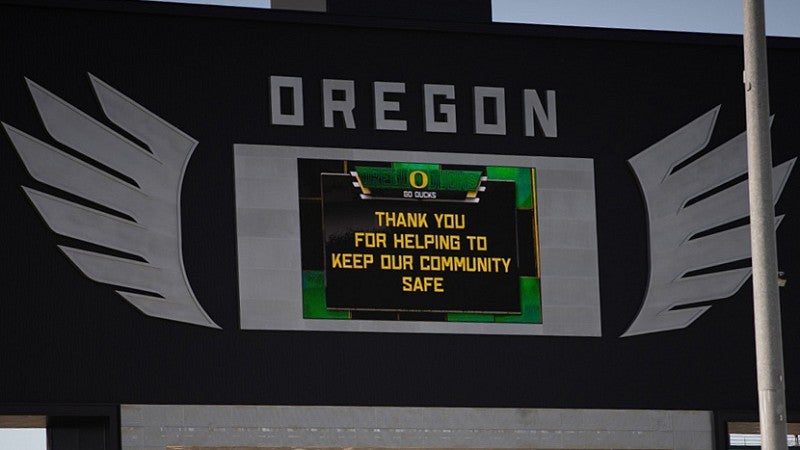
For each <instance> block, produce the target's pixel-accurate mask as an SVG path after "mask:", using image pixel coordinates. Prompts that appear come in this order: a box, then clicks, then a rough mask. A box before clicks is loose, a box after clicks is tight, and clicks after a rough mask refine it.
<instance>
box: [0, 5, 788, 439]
mask: <svg viewBox="0 0 800 450" xmlns="http://www.w3.org/2000/svg"><path fill="white" fill-rule="evenodd" d="M151 1H167V0H151ZM170 1H176V0H170ZM185 3H203V4H221V5H228V6H247V7H262V8H263V7H268V6H269V3H270V2H269V0H191V1H186V2H185ZM765 4H766V14H767V15H766V22H767V34H768V35H771V36H790V37H800V0H766V1H765ZM492 13H493V16H494V17H493V18H494V20H495V21H497V22H518V23H539V24H549V25H577V26H588V27H607V28H630V29H645V30H669V31H695V32H706V33H725V34H741V33H742V2H741V1H740V0H493V1H492ZM44 439H45V438H44V432H43V430H38V431H37V430H22V431H20V432H18V433H10V432H9V430H2V429H0V447H2V448H14V449H19V450H44V449H45V444H44Z"/></svg>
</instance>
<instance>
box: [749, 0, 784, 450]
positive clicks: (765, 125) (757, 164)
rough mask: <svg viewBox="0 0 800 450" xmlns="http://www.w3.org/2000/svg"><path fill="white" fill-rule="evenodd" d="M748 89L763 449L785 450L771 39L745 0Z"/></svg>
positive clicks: (755, 5)
mask: <svg viewBox="0 0 800 450" xmlns="http://www.w3.org/2000/svg"><path fill="white" fill-rule="evenodd" d="M743 13H744V90H745V102H746V108H747V170H748V185H749V190H750V246H751V251H752V257H753V307H754V316H755V317H754V319H755V331H756V369H757V375H758V409H759V421H760V423H761V448H762V449H764V450H786V449H787V444H786V395H785V393H784V382H783V343H782V340H781V310H780V300H779V297H778V257H777V250H776V244H775V210H774V205H773V202H772V147H771V144H770V132H769V88H768V84H767V40H766V34H765V30H764V1H763V0H743Z"/></svg>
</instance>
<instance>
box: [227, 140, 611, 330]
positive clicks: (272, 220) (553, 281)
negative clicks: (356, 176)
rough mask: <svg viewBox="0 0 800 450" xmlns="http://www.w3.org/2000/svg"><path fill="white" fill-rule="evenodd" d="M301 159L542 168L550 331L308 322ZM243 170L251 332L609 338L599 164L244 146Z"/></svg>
mask: <svg viewBox="0 0 800 450" xmlns="http://www.w3.org/2000/svg"><path fill="white" fill-rule="evenodd" d="M299 158H307V159H337V160H361V161H393V162H424V163H441V164H471V165H480V166H486V165H504V166H516V167H534V168H536V177H537V178H536V182H537V189H536V194H537V201H538V220H539V252H540V253H539V256H540V263H541V289H542V321H543V323H542V324H511V323H469V322H413V321H397V322H394V321H378V320H333V319H304V318H303V305H302V281H301V279H302V273H301V270H302V266H301V261H300V213H299V206H300V203H299V193H298V183H297V176H298V175H297V160H298V159H299ZM234 164H235V182H236V235H237V248H238V265H239V308H240V317H241V328H242V329H249V330H313V331H362V332H393V333H398V332H399V333H462V334H519V335H560V336H600V333H601V322H600V284H599V278H598V263H597V261H598V255H597V222H596V217H597V216H596V210H595V189H594V163H593V161H592V160H591V159H584V158H554V157H539V156H509V155H485V154H469V153H434V152H410V151H388V150H364V149H345V148H324V147H294V146H277V145H249V144H235V145H234Z"/></svg>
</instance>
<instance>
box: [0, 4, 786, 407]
mask: <svg viewBox="0 0 800 450" xmlns="http://www.w3.org/2000/svg"><path fill="white" fill-rule="evenodd" d="M76 3H77V2H76ZM104 3H105V2H104ZM108 3H111V2H108ZM142 3H147V4H144V5H140V4H133V3H127V2H120V3H118V4H115V5H113V6H107V5H104V6H100V5H97V4H91V3H85V5H88V7H86V8H82V7H81V6H80V5H81V4H79V5H77V6H76V5H74V4H72V5H70V6H53V5H50V6H47V5H49V4H48V3H46V2H44V3H35V4H34V5H33V6H20V5H16V4H15V2H3V3H2V4H0V57H2V64H0V120H2V121H3V122H5V123H8V124H10V125H12V126H14V127H16V128H19V129H21V130H23V131H25V132H27V133H30V134H32V135H34V136H36V137H38V138H40V139H43V140H45V141H47V142H50V143H53V144H54V145H55V142H54V141H53V140H52V139H50V138H49V137H48V136H47V134H46V131H45V130H44V128H43V126H42V124H41V120H40V119H39V117H38V115H37V112H36V110H35V107H34V104H33V101H32V99H31V96H30V94H29V92H28V90H27V87H26V84H25V78H26V77H27V78H29V79H31V80H33V81H35V82H36V83H38V84H40V85H42V86H44V87H45V88H47V89H48V90H50V91H51V92H53V93H55V94H56V95H59V96H60V97H62V98H63V99H65V100H66V101H68V102H70V103H72V104H73V105H75V106H76V107H78V108H80V109H81V110H83V111H85V112H87V113H88V114H90V115H92V116H94V117H96V118H101V119H102V118H103V115H102V112H101V111H100V108H99V106H98V104H97V101H96V99H95V98H94V94H93V92H92V90H91V86H90V83H89V79H88V76H87V73H92V74H93V75H95V76H97V77H99V78H100V79H101V80H103V81H105V82H107V83H109V84H110V85H111V86H114V87H115V88H116V89H118V90H120V91H121V92H123V93H124V94H125V95H127V96H129V97H131V98H132V99H134V100H136V101H137V102H139V103H140V104H142V105H144V106H145V107H146V108H148V109H150V110H151V111H153V112H155V113H156V114H158V115H159V116H160V117H162V118H164V119H165V120H167V121H168V122H170V123H172V124H174V125H175V126H177V127H178V128H180V129H181V130H183V131H184V132H186V133H187V134H189V135H190V136H192V137H194V138H195V139H197V140H198V141H199V142H200V144H199V146H198V147H197V149H196V151H195V153H194V155H193V157H192V159H191V161H190V163H189V167H188V170H187V173H186V178H185V180H184V186H183V197H182V220H183V233H184V234H183V239H184V241H183V244H184V259H185V261H186V265H187V267H186V268H187V272H188V276H189V280H190V282H191V284H192V287H193V289H194V291H195V292H196V293H197V297H198V299H199V301H200V302H201V303H202V305H203V307H204V308H205V309H206V311H207V312H208V313H209V315H210V316H211V317H212V318H213V319H214V320H215V321H216V322H217V323H218V324H220V325H221V326H222V327H223V330H221V331H220V330H212V329H206V328H201V327H198V326H193V325H186V324H181V323H176V322H170V321H166V320H158V319H154V318H150V317H147V316H145V315H143V314H141V313H140V312H138V311H137V310H136V309H135V308H134V307H132V306H130V305H129V304H128V303H126V302H125V301H124V300H123V299H122V298H120V297H119V296H118V295H116V294H115V293H114V291H113V287H111V286H105V285H102V284H99V283H95V282H93V281H91V280H89V279H88V278H86V277H85V276H83V275H82V274H81V273H80V272H79V271H78V270H77V269H76V268H75V267H74V266H73V265H72V264H71V263H70V262H69V261H68V260H67V259H66V258H64V256H63V255H62V254H61V252H60V251H59V250H58V248H57V245H62V244H67V245H80V244H78V243H76V242H74V241H70V240H69V239H66V238H62V237H59V236H57V235H55V234H54V233H53V232H51V231H50V230H49V229H48V228H47V226H46V225H45V224H44V222H43V221H42V220H41V218H40V217H39V216H38V214H37V213H36V211H35V210H34V208H33V207H32V205H31V204H30V202H29V200H28V199H27V198H26V197H25V195H24V193H23V191H22V189H21V188H20V186H31V187H36V188H37V189H42V190H47V188H46V187H43V186H41V185H40V184H37V182H35V181H34V180H33V179H32V178H31V177H30V175H28V174H27V172H26V171H25V169H24V167H23V165H22V163H21V161H20V159H19V157H18V156H17V154H16V152H15V151H14V149H13V147H12V146H11V143H10V141H9V140H8V138H7V137H6V136H2V137H0V171H1V172H0V173H2V179H1V180H0V183H2V198H3V203H2V205H3V209H4V214H3V218H2V219H0V227H2V228H0V239H2V249H3V250H2V253H0V255H2V256H0V258H2V260H0V263H1V264H0V267H2V271H0V277H1V278H0V280H1V281H0V287H1V289H2V295H1V296H0V365H2V370H0V403H10V402H69V403H196V404H205V403H211V404H214V403H227V404H326V405H327V404H330V405H416V406H488V407H516V406H519V407H523V406H524V407H597V408H677V409H739V410H754V409H756V405H757V401H756V387H755V369H754V364H755V363H754V361H755V356H754V348H753V347H754V344H753V325H752V322H753V317H752V294H751V285H750V283H749V282H748V283H747V284H746V285H745V286H744V287H743V288H742V290H741V291H740V292H739V293H737V294H736V295H734V296H733V297H731V298H729V299H725V300H721V301H718V302H715V303H714V306H713V307H712V308H711V309H710V311H709V312H707V313H706V314H705V315H703V316H702V317H701V318H700V319H699V320H697V321H696V322H695V323H694V324H692V325H691V326H689V327H688V328H686V329H684V330H678V331H670V332H663V333H657V334H650V335H644V336H637V337H631V338H619V337H618V336H619V335H620V334H621V333H622V332H624V331H625V329H626V328H627V326H628V325H629V324H630V323H631V321H632V320H633V318H634V317H635V315H636V313H637V311H638V309H639V307H640V305H641V301H642V299H643V296H644V292H645V287H646V282H647V266H648V254H647V224H646V216H645V209H644V204H643V200H642V197H641V195H640V192H639V188H638V185H637V182H636V179H635V176H634V175H633V173H632V171H631V170H630V169H629V166H628V164H627V160H628V159H629V158H630V157H632V156H633V155H635V154H637V153H639V152H640V151H642V150H644V149H645V148H647V147H648V146H650V145H651V144H653V143H655V142H657V141H658V140H660V139H662V138H663V137H665V136H667V135H668V134H670V133H671V132H673V131H675V130H676V129H678V128H679V127H681V126H683V125H685V124H687V123H688V122H690V121H691V120H693V119H694V118H696V117H698V116H699V115H701V114H703V113H705V112H707V111H709V110H710V109H712V108H714V107H715V106H717V105H722V109H721V111H720V115H719V119H718V121H717V125H716V128H715V130H714V134H713V136H712V138H711V142H710V144H709V147H708V148H713V147H715V146H716V145H719V144H720V143H722V142H725V141H727V140H728V139H730V138H732V137H733V136H735V135H737V134H739V133H740V132H742V131H744V128H745V123H744V120H745V119H744V102H743V93H742V65H743V64H742V56H741V55H742V49H741V42H740V38H739V37H734V36H706V35H688V34H677V33H655V32H623V31H608V30H581V29H570V28H551V27H532V26H511V25H491V24H484V25H477V24H476V25H470V26H467V25H463V24H462V25H444V24H436V23H428V22H425V23H422V22H413V21H408V20H398V21H392V20H390V19H382V20H379V21H376V20H367V19H364V18H337V17H336V16H322V15H308V16H306V15H303V14H300V13H281V12H277V11H251V10H239V11H236V12H230V11H227V12H226V11H222V10H221V9H218V8H208V7H192V6H181V7H177V6H174V5H161V4H149V3H148V2H142ZM218 12H219V16H222V17H220V18H214V17H213V16H214V15H217V13H218ZM769 60H770V88H771V104H772V110H773V112H774V113H775V115H776V117H775V121H774V124H773V127H772V133H773V149H774V155H775V156H774V159H775V161H776V163H777V162H783V161H785V160H788V159H791V158H793V157H795V156H796V155H797V154H798V151H799V150H798V149H800V127H798V126H797V124H798V121H799V120H800V94H798V92H800V91H798V89H797V87H796V84H797V83H798V80H800V43H798V41H797V40H775V41H773V42H772V43H771V50H770V54H769ZM270 75H288V76H302V77H303V80H304V83H305V87H306V90H305V101H306V126H305V127H278V126H271V125H270V121H269V95H268V94H269V91H268V89H269V85H268V79H269V76H270ZM323 78H344V79H353V80H355V82H356V92H357V107H356V124H357V127H358V128H357V130H346V129H344V128H334V129H328V128H323V127H322V113H321V107H320V98H319V97H320V83H321V79H323ZM373 81H402V82H405V83H406V88H407V94H406V95H405V96H403V97H402V98H401V105H402V113H401V116H403V118H405V119H407V120H408V126H409V131H408V132H391V131H378V130H374V129H373V116H372V115H373V110H372V105H371V102H372V97H371V91H370V89H371V83H372V82H373ZM423 83H442V84H454V85H455V86H456V97H457V100H456V102H455V103H456V105H457V108H458V123H459V132H458V133H457V134H455V135H449V134H434V133H425V132H423V131H422V130H423V124H422V114H421V111H422V95H421V92H422V85H423ZM473 86H500V87H504V88H505V89H506V95H507V102H508V134H507V135H506V136H486V135H474V134H473V133H472V129H471V123H472V105H471V102H472V101H471V92H472V91H471V90H472V87H473ZM526 88H532V89H537V90H540V92H542V91H544V90H546V89H555V90H556V91H557V93H558V129H559V132H558V137H557V138H545V137H540V136H537V137H525V136H524V133H523V123H522V117H523V116H522V111H521V92H522V90H523V89H526ZM234 143H257V144H281V145H304V146H330V147H358V148H377V149H392V150H406V149H408V150H419V151H437V152H467V153H487V154H520V155H541V156H570V157H586V158H593V160H594V164H595V176H596V194H597V211H598V236H599V255H600V256H599V258H600V259H599V267H600V279H601V287H600V289H601V299H602V315H603V322H602V325H603V337H601V338H570V337H535V336H485V335H484V336H473V335H415V334H388V333H387V334H381V333H363V334H362V333H322V332H271V331H242V330H239V319H238V317H239V316H238V292H237V269H236V237H235V223H234V219H235V217H234V216H235V210H234V206H235V205H234V183H233V144H234ZM798 183H800V181H798V176H797V174H793V175H792V177H791V178H790V179H789V182H788V185H787V186H786V188H785V190H784V193H783V196H782V199H781V200H780V202H779V203H778V205H777V211H778V213H785V214H786V218H785V220H784V222H783V224H782V225H781V227H780V230H779V232H778V240H779V260H780V267H781V270H784V271H786V273H787V277H788V279H789V283H788V285H787V286H786V287H785V288H782V290H781V297H782V307H783V317H784V325H783V332H784V349H785V358H786V362H785V364H786V369H785V370H786V379H787V398H788V405H789V408H790V409H797V408H800V389H799V388H798V387H797V386H798V382H800V380H798V379H797V378H798V376H799V375H798V374H800V357H798V355H799V354H800V352H798V351H797V349H798V344H799V343H800V329H798V327H797V324H796V322H797V321H796V317H798V314H800V303H798V297H800V295H798V294H800V293H799V292H798V286H799V285H800V283H798V281H797V280H799V279H800V273H798V269H799V268H800V267H798V263H797V261H796V259H795V258H796V255H798V254H800V239H797V237H796V236H795V235H794V232H795V231H796V230H798V229H800V224H799V222H798V221H800V205H799V204H798V201H799V200H798V199H800V196H798V192H799V191H798V188H800V186H798Z"/></svg>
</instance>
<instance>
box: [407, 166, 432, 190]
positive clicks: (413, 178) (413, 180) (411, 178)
mask: <svg viewBox="0 0 800 450" xmlns="http://www.w3.org/2000/svg"><path fill="white" fill-rule="evenodd" d="M417 174H419V175H420V176H421V177H422V182H421V183H419V184H417V183H416V180H417ZM408 183H409V184H411V187H413V188H414V189H423V188H425V186H427V185H428V174H427V173H425V172H423V171H421V170H415V171H413V172H411V173H410V174H409V175H408Z"/></svg>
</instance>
